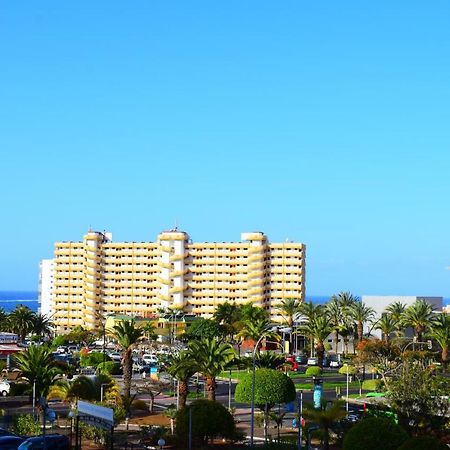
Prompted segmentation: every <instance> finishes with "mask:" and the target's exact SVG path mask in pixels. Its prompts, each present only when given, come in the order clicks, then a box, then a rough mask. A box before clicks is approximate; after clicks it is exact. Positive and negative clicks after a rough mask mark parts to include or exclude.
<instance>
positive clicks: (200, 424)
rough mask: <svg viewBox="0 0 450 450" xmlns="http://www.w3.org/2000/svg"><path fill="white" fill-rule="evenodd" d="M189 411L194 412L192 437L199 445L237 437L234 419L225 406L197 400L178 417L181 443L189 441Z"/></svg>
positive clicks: (177, 423) (177, 424)
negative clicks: (207, 441)
mask: <svg viewBox="0 0 450 450" xmlns="http://www.w3.org/2000/svg"><path fill="white" fill-rule="evenodd" d="M189 410H192V437H193V439H194V440H195V441H197V443H198V444H200V445H203V444H205V443H206V440H207V439H208V438H214V437H222V438H233V437H234V436H235V434H236V427H235V424H234V419H233V416H232V415H231V414H230V412H229V411H228V410H227V409H226V408H225V406H223V405H221V404H220V403H217V402H214V401H211V400H195V401H194V402H192V403H191V404H190V405H189V406H187V407H185V408H182V409H181V410H179V411H178V413H177V415H176V436H177V439H179V440H180V441H181V442H184V443H185V442H186V441H187V439H188V433H189Z"/></svg>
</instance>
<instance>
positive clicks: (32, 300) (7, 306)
mask: <svg viewBox="0 0 450 450" xmlns="http://www.w3.org/2000/svg"><path fill="white" fill-rule="evenodd" d="M330 297H331V295H306V299H305V300H306V301H307V302H309V301H312V302H313V303H318V304H323V303H326V302H327V301H328V300H329V299H330ZM38 298H39V293H38V291H0V308H3V309H4V310H5V311H7V312H10V311H12V310H14V308H15V307H16V306H17V305H23V306H28V307H29V308H30V309H31V310H32V311H35V312H37V310H38V308H39V301H38ZM443 305H444V306H446V305H450V298H446V297H443Z"/></svg>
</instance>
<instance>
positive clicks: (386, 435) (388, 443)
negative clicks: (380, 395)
mask: <svg viewBox="0 0 450 450" xmlns="http://www.w3.org/2000/svg"><path fill="white" fill-rule="evenodd" d="M407 439H408V434H407V433H406V432H405V430H403V428H401V427H400V426H399V425H397V424H396V423H395V422H394V421H393V420H391V419H388V418H381V417H369V418H367V419H364V420H361V421H360V422H358V423H357V424H356V425H354V426H353V427H352V428H350V430H349V431H348V432H347V433H346V435H345V437H344V444H343V447H342V449H343V450H380V449H383V450H397V448H398V447H399V446H400V445H402V443H403V442H405V441H406V440H407Z"/></svg>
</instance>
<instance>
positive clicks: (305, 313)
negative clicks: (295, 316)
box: [296, 301, 325, 356]
mask: <svg viewBox="0 0 450 450" xmlns="http://www.w3.org/2000/svg"><path fill="white" fill-rule="evenodd" d="M300 314H301V316H302V319H304V320H306V321H307V322H311V321H313V320H315V319H316V317H318V316H319V315H321V314H325V307H324V306H323V305H315V304H314V303H313V302H311V301H309V302H306V303H302V306H301V308H300ZM302 330H303V331H302ZM296 333H300V334H302V335H305V333H304V327H300V328H299V329H297V331H296ZM306 336H307V337H308V339H309V340H310V341H311V356H312V352H313V346H314V337H313V336H311V334H308V335H306Z"/></svg>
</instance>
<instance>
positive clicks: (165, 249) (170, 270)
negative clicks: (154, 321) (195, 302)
mask: <svg viewBox="0 0 450 450" xmlns="http://www.w3.org/2000/svg"><path fill="white" fill-rule="evenodd" d="M188 239H189V236H188V235H187V234H186V233H184V232H183V231H178V230H171V231H165V232H163V233H161V234H160V235H159V236H158V241H159V245H160V250H161V260H160V276H159V281H160V283H161V287H160V291H159V298H160V300H161V307H162V308H174V309H183V308H184V307H185V305H186V302H185V300H184V290H185V288H186V286H185V281H184V275H185V273H186V269H185V263H184V260H185V258H186V256H187V253H186V243H187V241H188Z"/></svg>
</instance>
